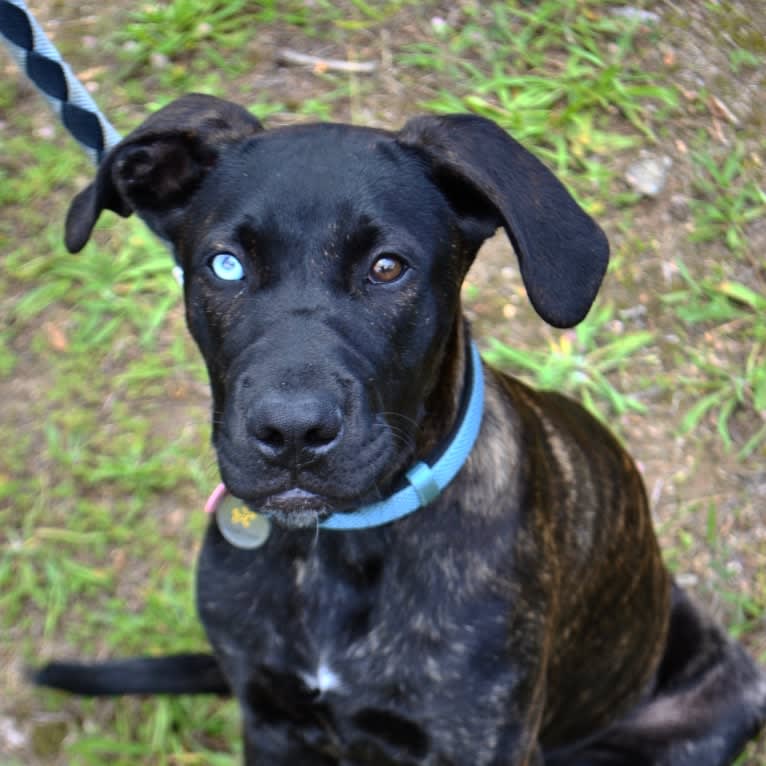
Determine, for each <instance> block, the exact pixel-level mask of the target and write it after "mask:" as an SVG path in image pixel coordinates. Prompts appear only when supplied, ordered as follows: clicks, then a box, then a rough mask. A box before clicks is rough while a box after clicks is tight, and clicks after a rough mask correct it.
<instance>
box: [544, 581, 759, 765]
mask: <svg viewBox="0 0 766 766" xmlns="http://www.w3.org/2000/svg"><path fill="white" fill-rule="evenodd" d="M765 720H766V674H764V673H763V672H762V671H761V670H760V669H759V668H758V667H757V666H756V665H755V663H754V662H753V661H752V660H751V659H750V657H749V656H748V655H747V653H746V652H745V651H744V649H743V648H742V647H741V646H740V645H739V644H738V643H736V642H734V641H732V640H731V639H729V637H728V636H726V635H725V633H724V632H723V630H721V628H719V627H718V626H717V625H716V624H715V623H714V622H713V621H712V620H710V619H709V618H708V617H706V616H705V615H703V614H702V613H701V612H700V611H699V610H698V609H697V608H696V607H695V606H694V605H693V604H692V602H691V601H690V600H689V598H688V597H687V596H686V594H684V592H683V591H682V590H681V589H680V588H679V587H678V586H676V585H674V587H673V605H672V612H671V622H670V632H669V635H668V641H667V645H666V648H665V655H664V657H663V660H662V664H661V666H660V669H659V671H658V673H657V679H656V688H655V691H654V693H653V694H652V696H651V698H650V699H649V700H648V701H647V702H646V703H644V704H642V705H641V706H640V707H639V708H638V709H636V710H634V711H633V712H632V713H631V714H630V715H629V716H628V717H627V718H626V719H624V720H623V721H620V722H619V723H617V724H615V725H614V726H612V727H611V728H610V729H609V730H607V731H606V732H605V733H604V735H603V736H602V737H599V738H598V739H596V740H595V741H594V742H592V743H590V744H589V745H587V746H586V747H584V748H583V749H582V750H580V751H579V752H576V753H575V754H573V755H570V756H569V757H567V758H565V759H564V760H562V759H561V758H560V757H557V756H556V755H551V756H549V757H546V760H545V764H546V766H564V764H565V763H566V764H567V766H636V765H637V764H640V765H641V766H728V764H732V763H733V762H734V760H735V759H736V757H737V755H738V754H739V753H740V751H741V750H742V749H743V748H744V747H745V745H746V743H747V741H748V740H749V739H751V738H752V737H753V736H755V734H756V733H757V732H758V730H759V729H760V727H761V726H762V725H763V723H764V721H765Z"/></svg>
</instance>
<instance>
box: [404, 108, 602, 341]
mask: <svg viewBox="0 0 766 766" xmlns="http://www.w3.org/2000/svg"><path fill="white" fill-rule="evenodd" d="M397 138H398V141H399V142H400V143H401V144H403V145H405V146H409V147H412V148H415V149H417V150H418V151H420V152H421V153H423V154H425V155H426V157H427V159H428V161H429V163H430V166H431V172H432V174H433V179H434V181H435V183H436V184H437V185H438V186H440V188H442V190H444V191H445V194H446V195H447V196H448V198H449V199H450V201H451V202H453V204H454V205H455V206H456V208H457V210H458V212H460V210H461V207H465V208H466V209H467V210H469V211H470V212H472V217H473V218H474V219H475V218H476V211H477V210H478V211H479V212H480V214H481V216H483V217H484V220H485V229H484V231H485V236H486V235H487V234H489V233H491V232H492V231H494V229H496V228H498V227H499V226H501V225H502V226H503V227H504V228H505V231H506V233H507V235H508V238H509V239H510V240H511V244H512V245H513V248H514V250H515V251H516V255H517V257H518V259H519V265H520V267H521V275H522V278H523V280H524V285H525V287H526V288H527V294H528V295H529V299H530V300H531V301H532V305H533V306H534V307H535V310H536V311H537V313H538V314H539V315H540V316H541V317H542V318H543V319H544V320H545V321H546V322H548V323H549V324H552V325H554V326H555V327H571V326H573V325H575V324H577V323H578V322H579V321H580V320H581V319H583V318H584V317H585V315H586V314H587V313H588V310H589V309H590V306H591V304H592V303H593V300H594V299H595V297H596V293H597V292H598V288H599V285H600V284H601V279H602V278H603V276H604V272H605V271H606V266H607V262H608V260H609V243H608V241H607V239H606V236H605V235H604V233H603V231H601V229H600V228H599V226H598V225H597V224H596V223H595V221H593V219H592V218H590V216H588V215H587V214H586V213H585V212H584V211H583V210H582V208H581V207H580V206H579V205H578V204H577V203H576V202H575V201H574V199H572V197H571V196H570V194H569V192H568V191H567V190H566V189H565V188H564V186H563V185H562V184H561V182H560V181H559V180H558V179H557V178H556V176H554V175H553V173H551V171H550V170H548V169H547V168H546V167H545V165H543V164H542V162H540V161H539V160H538V159H537V158H536V157H534V156H533V155H532V154H530V153H529V152H528V151H527V150H526V149H524V147H523V146H521V144H519V143H518V142H517V141H515V140H514V139H512V138H511V137H510V136H509V135H508V134H507V133H506V132H505V131H504V130H502V129H501V128H500V127H499V126H497V125H496V124H495V123H494V122H491V121H490V120H486V119H484V118H482V117H475V116H472V115H447V116H442V117H436V116H428V117H418V118H415V119H413V120H410V121H409V122H408V123H407V124H406V125H405V126H404V128H403V129H402V130H401V131H400V132H399V134H398V136H397ZM487 223H488V224H489V225H488V226H487V225H486V224H487Z"/></svg>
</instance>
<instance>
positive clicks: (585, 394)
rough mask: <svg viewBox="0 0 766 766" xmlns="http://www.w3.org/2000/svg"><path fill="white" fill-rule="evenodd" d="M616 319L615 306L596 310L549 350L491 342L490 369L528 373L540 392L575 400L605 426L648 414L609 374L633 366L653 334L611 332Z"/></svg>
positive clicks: (552, 342) (599, 307)
mask: <svg viewBox="0 0 766 766" xmlns="http://www.w3.org/2000/svg"><path fill="white" fill-rule="evenodd" d="M614 314H615V311H614V306H613V305H608V304H603V305H596V306H595V307H594V308H593V309H592V310H591V312H590V313H589V314H588V316H587V317H586V318H585V319H584V320H583V321H582V322H581V323H580V324H579V325H578V326H577V327H575V328H574V329H573V330H571V331H569V332H567V333H562V334H560V335H559V336H558V337H557V338H556V339H555V340H552V341H550V342H549V347H548V348H547V349H523V348H514V347H511V346H509V345H508V344H506V343H502V342H500V341H498V340H492V341H491V344H490V347H489V350H488V351H487V353H485V355H484V357H485V359H486V360H487V361H488V362H490V363H491V364H496V365H498V366H499V367H505V368H511V367H512V368H513V370H514V371H515V372H516V373H517V374H518V373H519V372H521V373H522V374H524V373H525V374H526V375H527V376H528V377H529V378H530V379H531V381H532V383H533V384H534V385H535V386H538V387H539V388H545V389H553V390H556V391H562V392H566V393H569V394H572V395H574V396H576V397H577V398H579V399H580V400H581V401H582V402H583V403H584V404H585V406H586V407H588V409H590V410H591V411H592V412H593V413H594V414H596V415H598V416H599V417H601V419H602V420H604V421H608V420H609V418H610V416H611V415H622V414H624V413H626V412H628V411H634V412H641V413H645V412H646V406H645V405H644V404H643V403H642V402H641V401H640V400H639V399H638V398H637V397H636V396H632V395H628V394H625V393H623V392H621V391H620V390H619V388H618V387H617V385H615V383H614V382H613V380H611V379H610V377H609V374H610V373H612V372H614V371H616V370H619V369H620V368H622V367H623V366H624V365H625V364H626V363H629V361H628V360H629V358H630V357H631V356H632V355H633V354H634V353H635V352H637V351H638V350H639V349H641V348H644V347H646V346H647V345H649V344H650V343H651V342H652V339H653V335H652V333H651V332H649V331H645V330H644V331H637V332H627V333H626V332H622V331H620V332H614V331H613V330H610V329H609V324H610V323H611V322H612V321H613V320H614Z"/></svg>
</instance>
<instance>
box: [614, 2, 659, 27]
mask: <svg viewBox="0 0 766 766" xmlns="http://www.w3.org/2000/svg"><path fill="white" fill-rule="evenodd" d="M612 15H613V16H620V17H622V18H623V19H628V21H640V22H641V23H642V24H656V23H657V22H658V21H659V20H660V14H659V13H653V12H652V11H645V10H643V9H641V8H634V7H633V6H632V5H627V6H625V7H624V8H612Z"/></svg>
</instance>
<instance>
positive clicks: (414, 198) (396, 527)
mask: <svg viewBox="0 0 766 766" xmlns="http://www.w3.org/2000/svg"><path fill="white" fill-rule="evenodd" d="M104 208H109V209H112V210H115V211H116V212H118V213H120V214H121V215H128V214H130V213H131V212H133V211H135V212H137V213H138V214H139V215H141V217H142V218H144V220H146V221H147V223H148V224H149V225H150V226H151V227H152V228H153V229H154V230H155V231H156V232H157V233H159V234H160V235H161V236H163V237H164V238H165V239H168V240H170V241H171V242H172V244H173V246H174V248H175V251H176V255H177V257H178V258H179V260H180V261H181V263H182V264H183V266H184V269H185V272H186V284H185V294H186V307H187V318H188V324H189V327H190V329H191V332H192V334H193V335H194V337H195V339H196V341H197V343H198V345H199V347H200V349H201V351H202V354H203V356H204V357H205V360H206V362H207V365H208V370H209V373H210V379H211V386H212V391H213V408H214V443H215V446H216V448H217V450H218V455H219V462H220V466H221V471H222V475H223V477H224V479H225V481H226V483H227V485H228V486H229V487H230V488H231V489H232V490H233V491H234V492H235V494H237V495H239V496H241V497H243V498H245V499H246V500H248V502H249V503H250V504H251V506H253V507H254V508H261V509H263V508H266V509H268V510H271V511H272V512H273V513H274V514H275V519H276V521H277V522H279V523H277V524H275V525H274V528H273V531H272V534H271V536H270V538H269V539H268V541H267V543H266V544H265V545H264V546H263V547H262V548H260V549H258V550H256V551H243V550H239V549H236V548H233V547H232V546H230V545H229V544H228V543H227V542H226V541H225V540H224V539H223V538H222V537H221V535H220V533H219V532H218V529H217V527H216V526H215V525H214V524H212V525H211V526H210V528H209V529H208V532H207V536H206V539H205V543H204V546H203V548H202V552H201V556H200V560H199V570H198V607H199V612H200V616H201V618H202V621H203V623H204V625H205V628H206V630H207V633H208V636H209V638H210V641H211V644H212V646H213V649H214V652H215V660H213V659H211V658H206V657H198V656H184V657H175V658H173V657H170V658H164V659H159V660H155V661H149V662H148V664H146V663H147V661H145V660H139V661H126V662H124V663H117V664H112V665H109V666H107V668H106V669H105V668H104V667H103V666H98V665H96V666H91V667H88V666H80V665H75V666H67V665H62V664H55V663H54V664H53V665H50V666H48V667H47V668H44V669H43V670H42V671H41V672H40V674H39V675H38V678H37V680H38V682H39V683H44V684H48V685H54V686H59V687H61V688H67V689H70V690H74V691H79V692H84V693H98V694H109V693H112V694H114V693H123V692H126V691H133V692H135V691H144V692H147V691H158V692H170V691H178V690H183V691H226V690H230V691H231V693H232V694H234V695H235V696H236V698H237V699H238V701H239V703H240V706H241V710H242V716H243V731H244V740H245V762H246V763H247V764H250V765H251V766H252V765H253V764H259V766H262V765H265V766H279V765H280V764H283V765H285V766H287V765H288V764H289V765H290V766H312V765H314V764H316V765H317V766H363V765H365V764H369V765H371V766H386V765H387V764H401V765H404V766H415V765H417V766H450V765H452V766H501V764H502V765H506V764H507V765H513V766H521V765H522V764H534V766H541V765H543V764H544V765H545V766H563V764H568V765H569V766H595V765H596V764H609V765H611V766H618V765H622V766H634V765H635V766H638V765H640V764H645V765H646V766H671V765H672V766H723V765H724V764H729V763H731V762H732V761H733V760H734V758H735V757H736V755H737V753H738V752H739V751H740V750H741V749H742V748H743V747H744V745H745V743H746V741H747V739H748V738H749V737H751V736H753V735H754V734H755V733H756V732H757V731H758V729H759V728H760V726H761V725H762V723H763V721H764V718H765V717H766V681H765V680H764V675H763V673H762V672H761V671H760V670H759V669H758V668H757V667H756V665H755V664H754V663H753V662H752V660H750V658H749V657H748V656H747V655H746V653H745V652H744V651H743V650H742V648H741V647H740V646H739V645H738V644H736V643H735V642H733V641H731V640H730V639H728V638H727V637H726V636H725V634H724V632H723V631H722V630H721V629H720V628H719V627H718V626H717V625H715V624H714V623H713V622H711V621H710V620H709V619H708V618H707V617H705V616H704V615H703V614H701V613H700V612H699V611H698V610H697V608H696V607H695V606H693V605H692V604H691V602H690V601H689V600H688V598H687V597H686V596H685V595H684V594H683V592H682V591H681V590H680V589H679V588H678V587H677V586H676V585H675V584H674V583H673V582H672V580H671V577H670V576H669V574H668V572H667V570H666V569H665V567H664V565H663V562H662V559H661V556H660V552H659V549H658V546H657V541H656V538H655V535H654V532H653V529H652V523H651V517H650V513H649V509H648V506H647V502H646V497H645V492H644V489H643V485H642V481H641V478H640V476H639V474H638V471H637V470H636V467H635V465H634V464H633V462H632V460H631V459H630V457H629V456H628V455H627V454H626V452H625V451H624V450H623V449H622V447H621V446H620V445H619V443H618V442H617V441H616V440H615V439H614V438H613V437H612V436H611V435H610V434H609V433H608V431H607V430H606V429H605V428H604V427H603V426H602V425H601V424H600V423H598V422H597V421H596V420H595V419H594V418H593V417H591V416H590V415H589V414H588V413H587V412H586V411H585V410H584V409H582V408H581V407H580V406H579V405H578V404H576V403H574V402H572V401H570V400H569V399H567V398H565V397H563V396H560V395H558V394H555V393H541V392H537V391H534V390H532V389H530V388H528V387H527V386H525V385H523V384H521V383H520V382H518V381H516V380H514V379H512V378H509V377H507V376H504V375H502V374H500V373H499V372H497V371H494V370H492V369H490V368H486V369H485V376H486V407H485V413H484V417H483V421H482V426H481V432H480V435H479V438H478V441H477V443H476V446H475V447H474V449H473V451H472V452H471V454H470V457H469V458H468V460H467V462H466V464H465V466H464V467H463V469H462V470H461V472H460V473H459V474H458V476H457V477H456V478H455V480H454V481H453V482H452V483H451V484H450V485H449V486H448V487H447V489H446V490H445V491H444V492H443V493H442V495H441V496H440V497H439V498H438V499H436V500H435V501H434V502H433V503H431V504H430V505H429V506H428V507H426V508H424V509H422V510H420V511H418V512H417V513H415V514H413V515H411V516H409V517H407V518H404V519H402V520H400V521H397V522H395V523H392V524H389V525H386V526H383V527H379V528H373V529H367V530H362V531H354V532H332V531H323V530H318V529H317V527H316V521H317V519H319V518H321V517H322V516H323V515H326V514H327V513H330V512H332V511H333V510H336V509H343V510H348V508H349V506H350V507H353V506H354V505H357V506H358V505H359V504H363V503H365V502H368V501H369V500H373V499H376V498H377V497H378V496H379V495H380V494H381V493H382V494H386V493H387V492H388V491H390V489H391V488H392V487H394V486H395V485H396V482H397V481H398V479H399V477H400V475H401V472H402V471H403V470H404V469H406V468H407V467H408V466H409V465H411V464H412V463H413V461H414V460H416V459H418V458H421V457H422V456H424V455H427V454H428V452H429V451H430V450H431V449H432V448H434V447H435V446H436V445H438V444H440V443H441V442H442V440H443V439H445V438H446V435H447V434H448V433H449V431H450V429H451V427H452V424H453V421H454V420H455V418H456V413H457V409H458V405H459V401H460V396H461V391H462V387H463V374H464V359H465V357H466V342H467V338H468V337H469V336H468V330H467V327H466V324H465V321H464V320H463V319H462V315H461V312H460V300H459V290H460V283H461V282H462V279H463V277H464V276H465V273H466V271H467V269H468V267H469V266H470V263H471V261H472V259H473V257H474V255H475V254H476V252H477V250H478V248H479V246H480V244H481V242H482V241H484V239H486V238H487V237H488V236H489V235H490V234H491V233H492V232H493V231H494V230H495V229H496V228H497V227H498V226H503V227H504V228H505V229H506V232H507V233H508V236H509V238H510V239H511V241H512V243H513V244H514V248H515V249H516V252H517V254H518V256H519V259H520V264H521V269H522V275H523V277H524V280H525V285H526V287H527V291H528V293H529V295H530V298H531V300H532V302H533V304H534V305H535V307H536V308H537V310H538V312H539V313H540V314H541V316H542V317H543V318H544V319H546V320H547V321H549V322H550V323H552V324H554V325H557V326H568V325H571V324H574V323H576V322H577V321H579V319H581V318H582V316H584V314H585V313H586V312H587V310H588V307H589V306H590V303H591V301H592V300H593V297H594V296H595V293H596V291H597V289H598V286H599V283H600V281H601V277H602V275H603V273H604V269H605V266H606V257H607V246H606V241H605V238H604V237H603V234H602V233H601V231H600V230H599V229H598V227H597V226H596V225H595V224H594V223H593V222H592V221H591V219H590V218H588V217H587V216H586V215H585V214H584V213H583V212H582V211H581V210H580V209H579V208H578V207H577V206H576V204H575V203H574V202H573V201H572V199H571V197H569V195H568V194H567V192H566V191H565V190H564V188H563V187H562V186H561V185H560V184H559V183H558V181H556V180H555V178H554V177H553V176H552V175H551V174H550V172H549V171H547V170H546V169H545V168H544V167H543V166H542V165H541V164H540V163H539V162H538V161H537V160H535V159H534V158H533V157H532V156H531V155H530V154H528V153H527V152H526V151H524V150H523V149H522V148H521V147H520V146H519V145H518V144H516V143H515V142H513V141H512V139H510V138H509V137H507V136H506V135H505V134H504V133H503V132H502V131H500V130H499V129H498V128H497V127H496V126H494V125H493V124H492V123H489V122H488V121H486V120H481V119H479V118H472V117H465V116H462V117H458V116H452V117H446V118H436V117H426V118H418V119H416V120H413V121H411V122H410V123H408V124H407V126H405V128H404V129H403V130H402V131H400V132H399V133H388V132H386V131H375V130H368V129H362V128H351V127H348V126H302V127H296V128H287V129H282V130H277V131H263V130H262V128H261V126H260V125H259V124H258V123H257V121H256V120H255V119H254V118H252V117H251V116H250V115H248V114H247V113H246V112H244V110H241V109H239V108H238V107H236V106H235V105H233V104H229V103H226V102H221V101H219V100H217V99H213V98H210V97H204V96H187V97H185V98H183V99H180V100H179V101H177V102H175V103H173V104H171V105H170V106H169V107H166V108H165V109H164V110H161V111H160V112H159V113H157V114H155V115H154V116H152V117H151V118H150V119H149V120H148V121H147V122H146V123H145V124H144V125H143V126H142V127H141V128H139V129H138V130H137V131H136V132H134V133H133V134H131V135H130V136H129V137H128V138H127V139H125V141H124V142H123V143H122V144H120V145H119V146H118V147H117V148H116V149H114V150H113V152H112V153H111V154H110V155H109V156H108V157H107V159H106V160H105V162H104V163H103V164H102V166H101V168H100V170H99V173H98V177H97V179H96V181H95V182H94V184H92V185H91V186H89V187H88V188H87V189H86V190H85V191H83V192H82V193H81V194H80V195H78V197H77V198H76V199H75V201H74V202H73V205H72V208H71V210H70V215H69V218H68V221H67V244H68V246H69V247H70V249H72V250H77V249H79V248H81V247H82V246H84V244H85V243H86V241H87V240H88V238H89V236H90V233H91V230H92V228H93V226H94V224H95V222H96V220H97V218H98V216H99V214H100V212H101V210H102V209H104ZM233 248H236V253H237V254H238V255H239V257H240V258H241V259H242V260H243V261H244V262H245V263H246V270H247V271H248V281H247V282H245V283H242V284H241V285H238V286H234V287H233V286H232V285H221V284H219V283H218V282H216V280H215V278H214V277H212V276H211V274H210V269H209V267H208V265H207V264H208V259H209V257H210V255H211V254H212V253H214V252H216V250H231V249H233ZM402 249H403V251H404V254H405V255H406V256H407V257H408V259H409V260H410V266H411V271H410V272H408V275H406V278H403V279H402V280H401V281H400V282H399V283H397V284H395V285H393V286H392V285H385V286H384V287H383V288H382V289H378V288H379V287H380V286H373V287H370V284H369V283H368V282H367V281H365V278H364V277H365V274H366V268H367V265H368V264H369V262H370V258H372V257H374V255H375V253H380V252H384V253H385V252H391V251H397V250H399V251H401V250H402ZM264 402H268V403H269V405H268V406H269V407H270V408H271V409H270V410H269V417H271V418H272V420H274V421H275V422H277V424H278V428H283V431H279V432H278V433H279V434H280V435H284V434H288V435H290V434H292V436H290V438H291V439H292V441H289V442H288V447H289V449H288V448H287V447H284V443H280V444H281V446H279V445H278V444H277V442H276V441H275V440H274V433H275V431H274V429H275V428H277V426H274V423H273V422H272V420H269V421H268V422H269V425H270V426H271V427H272V431H271V432H268V431H265V432H264V430H263V429H262V428H261V429H260V430H258V429H259V427H260V425H261V421H259V420H258V418H261V420H262V419H263V418H264V417H265V415H264V414H263V408H264V407H265V405H264ZM333 407H335V408H336V409H335V410H333ZM302 410H307V411H309V414H310V416H311V417H309V416H308V415H304V414H295V413H296V411H302ZM336 410H337V411H340V412H342V417H343V421H342V426H339V425H338V423H336V422H335V421H333V420H332V419H333V417H334V415H332V413H334V412H336ZM274 412H276V413H277V414H276V415H274V414H273V413H274ZM317 413H318V414H317ZM327 413H331V414H329V415H328V414H327ZM299 418H304V420H303V421H299ZM306 418H309V419H308V420H306ZM312 418H313V420H312ZM304 421H305V422H304ZM330 421H332V422H331V425H332V427H333V428H334V429H335V430H333V431H332V432H331V434H330V435H327V436H325V437H324V441H323V443H322V445H321V446H322V449H321V450H320V449H318V448H316V446H315V445H314V446H311V445H309V443H308V437H307V434H308V429H309V426H311V427H312V428H314V429H315V431H317V430H319V429H320V428H324V429H325V432H327V429H328V428H329V427H330V426H328V425H327V424H328V422H330ZM284 423H287V424H288V425H286V426H283V425H280V424H284ZM278 428H277V430H278ZM289 429H293V430H292V431H291V430H289ZM264 433H265V434H266V435H264ZM295 434H297V436H296V435H295ZM331 436H332V439H331ZM269 439H270V440H271V441H270V442H269V443H268V444H266V442H267V441H269ZM275 445H277V446H279V449H277V446H275ZM328 445H329V446H328ZM370 445H372V446H370ZM283 447H284V449H283ZM277 452H278V453H279V454H277ZM295 487H300V488H301V489H303V490H306V491H308V492H310V495H308V496H305V495H304V496H303V497H302V499H301V500H300V502H297V501H296V502H295V503H294V504H293V505H291V502H292V501H290V500H289V498H288V500H285V497H286V496H284V495H280V493H284V492H285V491H287V490H291V489H292V488H295ZM289 497H292V495H290V496H289ZM306 497H308V499H306ZM142 663H143V664H142ZM195 677H196V678H195Z"/></svg>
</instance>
